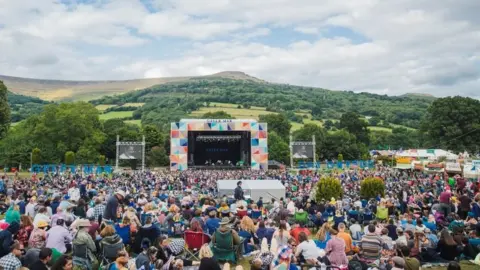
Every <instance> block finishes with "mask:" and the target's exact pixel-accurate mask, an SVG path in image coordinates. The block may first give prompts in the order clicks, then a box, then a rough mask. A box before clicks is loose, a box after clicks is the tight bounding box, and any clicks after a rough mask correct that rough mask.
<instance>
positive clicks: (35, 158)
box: [32, 148, 42, 164]
mask: <svg viewBox="0 0 480 270" xmlns="http://www.w3.org/2000/svg"><path fill="white" fill-rule="evenodd" d="M41 160H42V152H41V151H40V149H38V148H33V150H32V163H33V164H40V162H41Z"/></svg>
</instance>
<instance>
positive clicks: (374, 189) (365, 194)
mask: <svg viewBox="0 0 480 270" xmlns="http://www.w3.org/2000/svg"><path fill="white" fill-rule="evenodd" d="M378 194H380V195H381V196H382V197H383V196H384V195H385V183H384V182H383V180H382V179H381V178H377V177H368V178H365V179H364V180H363V181H362V183H360V196H361V197H362V198H364V199H371V198H375V197H377V195H378Z"/></svg>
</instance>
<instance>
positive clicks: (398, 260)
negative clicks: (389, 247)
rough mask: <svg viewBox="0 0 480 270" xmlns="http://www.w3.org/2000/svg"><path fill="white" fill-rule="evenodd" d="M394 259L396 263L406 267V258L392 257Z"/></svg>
mask: <svg viewBox="0 0 480 270" xmlns="http://www.w3.org/2000/svg"><path fill="white" fill-rule="evenodd" d="M392 261H393V263H395V265H398V266H402V267H405V260H404V259H403V258H402V257H398V256H395V257H393V258H392Z"/></svg>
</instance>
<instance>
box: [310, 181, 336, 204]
mask: <svg viewBox="0 0 480 270" xmlns="http://www.w3.org/2000/svg"><path fill="white" fill-rule="evenodd" d="M312 193H313V194H311V195H313V196H312V197H314V199H315V201H316V202H319V201H321V200H322V199H323V200H330V199H331V198H335V199H339V198H341V197H342V196H343V189H342V184H341V183H340V180H338V179H337V178H333V177H325V178H322V179H320V181H318V182H317V184H316V185H315V187H314V189H313V192H312Z"/></svg>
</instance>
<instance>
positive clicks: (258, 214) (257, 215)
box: [250, 211, 262, 220]
mask: <svg viewBox="0 0 480 270" xmlns="http://www.w3.org/2000/svg"><path fill="white" fill-rule="evenodd" d="M261 216H262V211H251V213H250V218H252V219H254V220H255V219H259V218H260V217H261Z"/></svg>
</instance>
